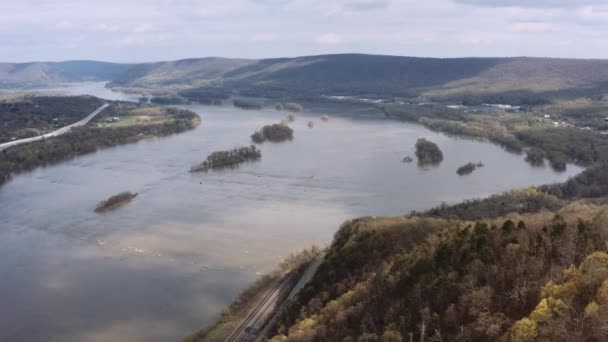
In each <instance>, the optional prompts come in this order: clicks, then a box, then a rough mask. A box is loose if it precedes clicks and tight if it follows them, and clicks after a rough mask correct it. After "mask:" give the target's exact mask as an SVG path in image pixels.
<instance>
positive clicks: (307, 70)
mask: <svg viewBox="0 0 608 342" xmlns="http://www.w3.org/2000/svg"><path fill="white" fill-rule="evenodd" d="M607 85H608V60H576V59H557V58H529V57H507V58H419V57H401V56H384V55H365V54H336V55H319V56H305V57H295V58H273V59H260V60H246V59H227V58H203V59H188V60H181V61H173V62H160V63H151V64H144V65H137V66H135V67H133V68H132V69H130V70H129V71H128V72H127V73H125V74H122V75H121V77H119V78H118V79H116V80H115V82H114V83H113V86H121V87H140V88H155V87H173V88H177V89H180V88H182V89H184V88H197V87H202V88H205V87H222V88H225V89H230V90H233V91H234V90H236V91H237V92H241V93H243V94H245V95H252V96H264V95H267V96H284V95H285V94H291V95H293V94H301V95H319V94H326V95H377V96H418V95H425V96H427V97H434V98H450V97H453V96H456V97H462V96H464V95H467V94H503V93H513V92H532V93H552V92H561V91H570V90H577V91H585V92H597V91H604V90H605V88H607Z"/></svg>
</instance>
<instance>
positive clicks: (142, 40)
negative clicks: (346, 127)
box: [0, 0, 608, 62]
mask: <svg viewBox="0 0 608 342" xmlns="http://www.w3.org/2000/svg"><path fill="white" fill-rule="evenodd" d="M604 2H605V0H573V1H565V0H535V1H533V0H483V1H482V0H425V1H420V0H332V1H327V0H229V1H211V0H105V1H104V3H103V6H99V3H98V1H94V0H2V1H0V41H2V43H3V44H0V56H2V57H1V58H2V59H3V60H6V61H27V60H66V59H97V60H111V61H129V62H133V61H143V60H145V61H151V60H170V59H179V58H188V57H199V56H210V55H213V56H227V57H248V58H261V57H286V56H297V55H312V54H322V53H337V52H362V53H381V54H396V55H414V56H437V57H454V56H500V55H509V56H512V55H532V56H543V55H549V56H557V57H586V58H608V50H606V49H598V46H599V45H598V44H599V43H598V41H600V40H601V38H602V37H604V36H606V34H608V7H606V6H602V3H604ZM555 32H559V34H554V33H555ZM83 35H85V36H86V39H80V38H79V37H82V36H83ZM564 42H571V43H569V44H568V48H566V47H565V46H564ZM270 43H272V44H270ZM68 45H69V49H66V47H68Z"/></svg>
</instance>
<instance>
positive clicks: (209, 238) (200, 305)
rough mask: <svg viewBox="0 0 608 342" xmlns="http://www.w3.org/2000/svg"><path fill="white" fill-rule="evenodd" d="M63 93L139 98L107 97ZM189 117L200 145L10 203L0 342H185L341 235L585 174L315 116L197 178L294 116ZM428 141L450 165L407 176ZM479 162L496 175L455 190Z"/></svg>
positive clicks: (129, 148) (165, 146) (140, 152)
mask: <svg viewBox="0 0 608 342" xmlns="http://www.w3.org/2000/svg"><path fill="white" fill-rule="evenodd" d="M54 90H57V91H63V92H67V93H71V94H79V93H90V94H94V95H99V96H102V97H106V98H116V99H129V98H131V97H130V96H126V95H121V94H117V93H112V92H110V91H108V90H106V89H104V88H103V84H100V83H87V84H79V85H71V86H67V87H62V88H61V89H54ZM188 108H189V109H191V110H193V111H195V112H197V113H198V114H200V116H201V118H202V123H201V125H200V127H198V128H197V129H195V130H193V131H190V132H187V133H184V134H180V135H175V136H171V137H167V138H161V139H151V140H147V141H142V142H139V143H137V144H132V145H126V146H120V147H116V148H112V149H107V150H103V151H99V152H97V153H95V154H91V155H87V156H83V157H79V158H76V159H73V160H70V161H67V162H64V163H61V164H59V165H56V166H52V167H47V168H40V169H37V170H35V171H33V172H30V173H25V174H21V175H19V176H17V177H15V178H14V179H13V180H12V181H11V182H9V183H8V184H6V185H5V186H3V187H2V188H0V218H1V221H0V223H1V227H0V279H1V281H0V303H2V305H0V340H3V341H48V340H56V341H108V340H130V341H167V340H177V339H179V338H180V337H183V336H184V335H186V334H188V333H190V332H192V331H194V330H196V329H197V328H198V327H200V326H201V325H202V324H206V323H209V322H211V321H212V320H213V318H214V317H216V316H217V315H218V314H219V312H220V311H221V309H222V307H224V306H226V305H228V304H229V303H230V302H231V300H232V299H233V298H234V297H235V296H236V295H237V294H238V292H239V291H241V290H242V289H243V288H244V287H246V286H247V285H248V284H250V283H251V282H252V281H254V280H255V278H256V277H257V276H258V275H257V274H258V273H263V272H267V271H268V270H270V269H272V267H273V266H275V265H276V264H277V263H278V262H279V261H280V260H281V258H283V257H284V256H286V255H287V254H289V253H290V252H292V251H294V250H297V249H300V248H303V247H308V246H310V245H311V244H313V243H317V244H325V243H328V242H329V241H330V240H331V237H332V235H333V233H334V232H335V230H336V229H337V228H338V226H339V225H340V224H341V223H342V222H343V221H344V220H346V219H349V218H353V217H357V216H363V215H399V214H404V213H407V212H409V211H411V210H420V209H425V208H429V207H431V206H435V205H438V204H440V203H441V202H457V201H460V200H462V199H465V198H473V197H480V196H486V195H488V194H491V193H496V192H501V191H505V190H508V189H511V188H516V187H524V186H528V185H539V184H545V183H550V182H556V181H563V180H565V179H567V178H568V177H569V176H572V175H574V174H576V173H578V172H580V171H581V169H580V168H578V167H575V166H571V165H569V166H568V170H567V171H566V172H563V173H556V172H554V171H552V170H551V169H549V168H533V167H530V166H529V165H528V164H527V163H525V161H524V157H523V156H522V155H516V154H511V153H508V152H506V151H504V150H503V149H501V148H499V147H497V146H495V145H492V144H488V143H483V142H479V141H472V140H466V139H457V138H453V137H448V136H446V135H443V134H438V133H434V132H431V131H429V130H427V129H425V128H423V127H421V126H418V125H413V124H406V123H401V122H397V121H392V120H387V119H384V118H383V117H382V116H381V114H380V113H378V112H375V111H372V110H363V109H356V108H344V110H339V109H336V108H332V109H331V110H329V109H328V110H327V111H324V112H329V114H330V119H329V121H328V122H321V121H320V120H318V118H319V115H320V114H321V113H322V111H319V110H314V111H307V112H305V113H302V114H298V115H297V118H296V121H295V122H294V123H293V124H292V127H293V128H294V130H295V139H294V140H293V141H292V142H287V143H282V144H264V145H262V146H261V150H262V154H263V156H262V160H261V161H260V162H256V163H249V164H244V165H242V166H241V167H239V168H238V169H233V170H225V171H221V172H211V173H206V174H190V173H188V172H187V171H188V169H189V168H190V166H191V165H193V164H196V163H198V162H200V161H202V160H203V159H204V158H205V157H206V156H207V155H208V154H209V153H211V152H213V151H215V150H218V149H228V148H232V147H235V146H238V145H246V144H249V135H250V134H251V133H252V132H253V131H255V130H256V129H258V128H259V127H261V126H262V125H264V124H268V123H273V122H277V121H279V120H281V119H283V118H284V117H285V114H284V113H280V112H277V111H274V110H270V109H269V110H261V111H243V110H239V109H235V108H232V107H208V106H188ZM308 120H314V122H315V126H314V128H312V129H309V128H308V127H307V125H306V123H307V122H308ZM421 137H426V138H428V139H430V140H432V141H435V142H436V143H437V144H438V145H439V146H440V148H441V149H442V150H443V152H444V155H445V160H444V161H443V163H441V165H440V166H439V167H437V168H433V169H429V170H421V169H419V168H417V166H416V165H415V163H412V164H406V163H402V161H401V160H402V158H403V157H405V156H407V155H411V156H413V155H414V153H413V152H414V149H413V146H414V143H415V141H416V139H418V138H421ZM469 161H474V162H476V161H482V162H483V163H484V164H485V167H483V168H480V169H478V170H477V171H475V172H474V173H473V174H472V175H469V176H464V177H460V176H458V175H457V174H456V169H457V168H458V167H459V166H461V165H463V164H465V163H467V162H469ZM121 191H133V192H138V193H139V196H138V197H137V198H136V199H135V200H134V201H133V202H132V203H130V204H128V205H127V206H125V207H123V208H120V209H119V210H116V211H114V212H110V213H107V214H103V215H99V214H96V213H94V212H93V209H94V208H95V206H96V204H97V203H98V202H99V201H100V200H102V199H105V198H107V197H109V196H111V195H114V194H116V193H118V192H121ZM203 265H205V266H203ZM206 267H208V268H206Z"/></svg>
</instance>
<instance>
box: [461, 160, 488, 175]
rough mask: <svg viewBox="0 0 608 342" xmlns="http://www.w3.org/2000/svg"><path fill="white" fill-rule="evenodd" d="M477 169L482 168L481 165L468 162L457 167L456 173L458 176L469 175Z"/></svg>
mask: <svg viewBox="0 0 608 342" xmlns="http://www.w3.org/2000/svg"><path fill="white" fill-rule="evenodd" d="M478 167H483V163H481V162H479V163H477V164H475V163H471V162H469V163H466V164H464V165H462V166H461V167H459V168H458V169H457V170H456V173H457V174H458V175H459V176H464V175H469V174H471V173H473V171H475V170H476V169H477V168H478Z"/></svg>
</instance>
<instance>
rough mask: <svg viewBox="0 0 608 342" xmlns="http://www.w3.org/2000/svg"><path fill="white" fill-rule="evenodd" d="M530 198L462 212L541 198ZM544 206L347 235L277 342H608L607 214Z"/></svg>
mask: <svg viewBox="0 0 608 342" xmlns="http://www.w3.org/2000/svg"><path fill="white" fill-rule="evenodd" d="M583 178H585V179H584V180H583V179H581V180H580V182H581V183H580V184H579V185H582V186H584V185H583V183H585V182H587V181H588V180H589V179H587V178H588V175H587V176H585V177H583ZM601 178H605V177H604V176H600V179H596V181H600V182H604V180H601ZM562 187H564V188H569V187H572V186H571V185H563V186H562ZM526 192H527V194H521V195H517V196H515V197H512V196H511V195H509V194H505V195H503V196H500V197H493V198H490V199H488V200H486V202H488V201H489V202H492V203H493V204H490V203H481V202H473V203H468V204H463V205H460V206H459V208H458V211H460V212H462V211H463V210H464V211H465V212H470V213H473V214H477V213H480V212H481V211H480V209H483V208H486V209H491V207H492V206H496V207H500V206H501V204H505V203H507V205H511V203H510V202H513V203H516V202H520V201H521V198H520V196H524V197H538V196H539V194H538V193H536V192H537V190H534V189H528V190H526ZM547 196H549V197H552V196H553V195H550V194H549V195H548V194H545V195H542V196H541V197H543V198H542V199H541V198H540V197H539V198H538V200H539V201H543V202H545V203H547V204H549V207H553V209H551V210H548V209H538V208H537V209H536V211H534V212H531V213H530V212H528V213H525V212H526V211H528V210H533V208H530V207H522V208H521V209H522V210H521V212H520V213H517V211H520V210H518V209H517V208H515V207H514V208H515V209H514V212H513V213H511V214H508V215H506V216H500V217H493V218H485V219H476V220H475V221H467V220H464V219H446V218H443V217H442V215H441V214H450V215H448V216H449V217H451V214H452V212H451V211H450V210H443V211H437V212H434V214H435V215H433V216H434V217H423V216H418V215H414V216H408V217H394V218H361V219H356V220H352V221H349V222H347V223H345V224H344V225H343V226H342V227H341V228H340V230H339V231H338V232H337V233H336V235H335V237H334V240H333V243H332V244H331V246H330V248H329V250H328V253H327V255H326V257H325V260H324V262H323V264H322V265H321V267H320V268H319V271H318V273H317V274H316V275H315V277H314V278H313V279H312V281H311V282H310V283H309V284H308V285H307V286H306V287H305V288H304V289H303V291H302V292H301V295H300V296H299V297H298V299H297V300H296V301H295V302H294V303H293V304H292V305H291V306H290V307H289V308H288V310H287V311H286V312H285V313H284V314H283V315H282V317H281V318H280V319H279V323H278V325H277V326H276V327H275V330H274V331H273V332H272V333H271V334H270V336H271V339H270V340H271V341H277V342H278V341H497V340H498V341H509V342H521V341H530V342H531V341H558V340H568V341H603V340H605V336H606V335H605V331H606V330H605V327H606V325H605V324H606V322H607V319H608V254H606V241H607V239H608V206H606V205H605V204H604V203H605V200H599V199H594V200H589V199H587V200H576V201H570V202H568V203H562V204H559V203H558V202H559V200H560V199H558V198H557V197H554V198H553V199H550V198H548V197H547ZM563 198H564V197H563V193H562V197H561V199H563ZM482 202H483V201H482ZM524 202H525V201H524ZM552 202H553V204H552ZM542 207H543V206H542V205H541V208H542ZM444 209H445V208H444ZM490 212H493V210H490ZM437 214H439V215H437ZM464 216H466V215H464Z"/></svg>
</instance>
